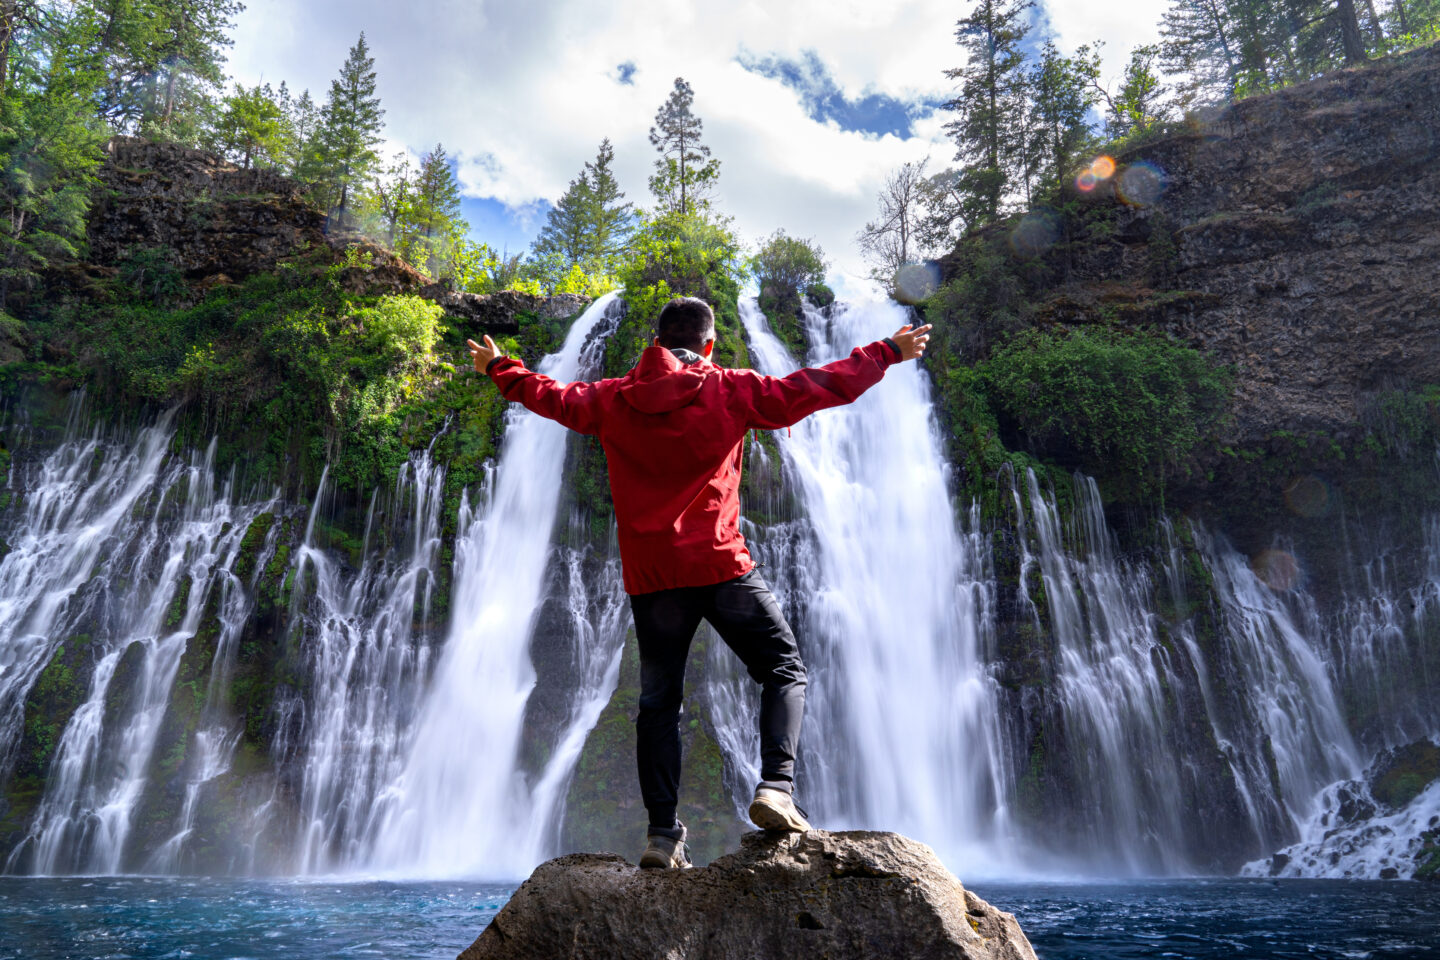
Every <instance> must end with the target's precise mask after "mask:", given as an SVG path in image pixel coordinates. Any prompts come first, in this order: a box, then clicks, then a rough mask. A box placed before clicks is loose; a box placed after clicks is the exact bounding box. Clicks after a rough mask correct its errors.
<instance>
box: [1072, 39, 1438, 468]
mask: <svg viewBox="0 0 1440 960" xmlns="http://www.w3.org/2000/svg"><path fill="white" fill-rule="evenodd" d="M1116 159H1117V161H1118V164H1119V166H1118V172H1117V174H1116V176H1115V177H1113V178H1112V179H1111V180H1110V181H1108V182H1107V183H1106V184H1105V185H1104V186H1102V187H1101V188H1099V189H1097V190H1096V191H1095V192H1094V193H1093V194H1091V195H1090V196H1089V197H1087V198H1085V199H1086V200H1088V201H1089V202H1091V203H1093V204H1096V205H1097V207H1096V210H1095V212H1096V213H1097V214H1101V217H1100V219H1101V220H1103V221H1104V224H1103V226H1104V229H1103V230H1099V229H1097V230H1092V231H1091V232H1090V234H1089V235H1088V236H1087V237H1086V238H1085V240H1084V242H1082V243H1079V244H1072V245H1071V247H1072V249H1071V251H1070V255H1072V256H1074V257H1075V259H1074V261H1073V262H1072V264H1071V265H1070V267H1069V269H1068V271H1067V273H1068V276H1069V281H1068V282H1067V283H1066V284H1064V285H1062V287H1061V289H1059V290H1057V291H1056V299H1055V302H1054V303H1053V304H1052V306H1053V307H1054V308H1055V310H1056V312H1057V313H1058V314H1059V316H1057V319H1067V316H1066V315H1067V314H1071V315H1072V316H1071V317H1070V318H1072V319H1082V320H1083V318H1081V317H1078V316H1073V314H1088V315H1089V320H1091V321H1093V320H1102V321H1103V320H1106V319H1109V320H1114V319H1119V320H1121V321H1122V322H1127V321H1133V322H1136V323H1139V324H1151V323H1154V324H1156V325H1157V326H1159V327H1161V328H1162V329H1166V330H1169V331H1170V332H1172V333H1173V334H1175V335H1177V336H1178V337H1180V338H1182V339H1184V340H1186V341H1188V342H1190V343H1192V344H1193V345H1195V346H1198V347H1202V348H1204V349H1206V350H1208V351H1210V352H1211V353H1212V354H1213V355H1214V356H1215V357H1216V358H1218V359H1219V360H1220V361H1221V362H1224V363H1227V364H1231V365H1233V366H1234V368H1235V370H1236V371H1237V374H1238V376H1237V378H1236V392H1235V396H1234V401H1233V404H1232V411H1233V414H1234V427H1233V432H1232V434H1231V436H1230V438H1228V439H1229V440H1232V441H1234V442H1238V443H1256V442H1259V441H1262V440H1263V439H1264V438H1266V437H1269V436H1271V435H1273V434H1274V433H1276V432H1277V431H1291V432H1301V431H1306V432H1310V431H1314V432H1323V433H1329V434H1332V435H1341V436H1343V435H1350V434H1355V433H1358V432H1359V431H1360V430H1361V428H1362V421H1363V419H1364V417H1365V414H1366V412H1367V409H1368V405H1369V404H1370V402H1371V401H1372V399H1373V398H1374V397H1375V395H1376V394H1377V393H1378V392H1380V391H1384V390H1389V389H1393V388H1395V387H1398V386H1406V385H1409V384H1418V383H1433V382H1435V381H1436V380H1437V379H1440V375H1437V370H1440V45H1431V46H1430V47H1428V48H1423V49H1420V50H1417V51H1415V52H1414V53H1411V54H1408V55H1406V56H1403V57H1397V58H1394V59H1392V60H1389V61H1385V62H1380V63H1376V64H1372V65H1368V66H1366V67H1364V68H1360V69H1352V70H1342V71H1337V72H1336V73H1333V74H1330V75H1328V76H1325V77H1323V78H1321V79H1318V80H1315V81H1313V82H1310V83H1306V84H1300V85H1297V86H1294V87H1289V88H1287V89H1284V90H1281V91H1279V92H1277V93H1275V94H1272V95H1268V96H1262V97H1254V98H1251V99H1247V100H1242V101H1240V102H1238V103H1235V104H1234V105H1232V106H1230V107H1228V108H1226V109H1225V110H1223V111H1221V112H1219V113H1218V114H1216V115H1215V116H1214V117H1213V118H1210V119H1208V120H1204V121H1198V122H1196V123H1195V124H1194V125H1192V127H1191V128H1190V129H1189V130H1188V131H1187V132H1185V133H1182V134H1181V135H1178V136H1174V137H1171V138H1169V139H1166V140H1162V141H1160V142H1157V143H1152V144H1147V145H1144V146H1141V147H1138V148H1136V149H1134V150H1131V151H1129V152H1127V153H1125V154H1122V155H1120V156H1118V157H1117V158H1116ZM1127 186H1128V187H1129V189H1128V191H1127ZM1112 214H1113V219H1109V217H1110V216H1111V215H1112ZM1067 308H1072V309H1067ZM1073 308H1078V309H1073Z"/></svg>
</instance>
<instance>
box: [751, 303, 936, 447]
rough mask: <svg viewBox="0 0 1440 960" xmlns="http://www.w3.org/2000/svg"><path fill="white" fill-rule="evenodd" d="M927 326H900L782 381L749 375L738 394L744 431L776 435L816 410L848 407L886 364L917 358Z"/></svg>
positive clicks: (877, 379) (926, 338)
mask: <svg viewBox="0 0 1440 960" xmlns="http://www.w3.org/2000/svg"><path fill="white" fill-rule="evenodd" d="M929 340H930V325H929V324H925V325H924V326H921V327H917V328H914V329H912V328H911V326H910V324H908V323H907V324H905V326H903V327H901V328H900V329H899V330H897V331H895V333H894V334H893V335H891V336H889V337H886V338H885V339H884V340H877V341H875V342H874V343H872V344H870V345H868V346H864V347H856V348H855V349H854V350H853V351H852V352H851V353H850V356H848V357H846V358H845V359H843V360H836V361H835V362H834V363H827V364H826V365H825V366H823V367H807V368H805V369H803V370H796V371H795V372H794V373H792V374H790V375H789V376H788V377H766V376H762V375H760V374H758V373H751V374H749V377H748V378H747V380H746V387H747V389H748V392H747V393H746V394H745V395H744V396H745V400H746V401H747V402H748V403H749V405H750V418H749V424H748V425H749V426H751V427H759V428H760V429H762V430H777V429H779V428H780V427H788V426H790V425H791V424H793V423H796V422H798V421H800V420H803V419H804V418H805V417H808V416H809V415H810V414H812V413H814V412H815V411H816V410H824V409H825V408H826V407H838V406H840V405H841V404H846V403H851V402H853V401H854V400H855V399H856V398H858V397H859V396H860V394H862V393H864V392H865V391H866V390H868V389H870V388H871V387H873V386H874V385H875V384H877V383H879V382H880V378H881V377H883V376H884V375H885V370H886V368H887V367H889V366H890V365H891V364H895V363H902V362H904V361H906V360H914V359H915V358H917V357H920V356H923V355H924V353H925V346H926V344H927V343H928V342H929Z"/></svg>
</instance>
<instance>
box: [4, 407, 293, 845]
mask: <svg viewBox="0 0 1440 960" xmlns="http://www.w3.org/2000/svg"><path fill="white" fill-rule="evenodd" d="M81 402H82V399H81V398H80V397H78V396H77V398H76V400H75V401H74V404H75V406H74V407H73V408H72V416H71V424H72V425H71V428H70V430H69V431H68V434H67V437H66V438H65V439H64V440H63V441H62V442H61V444H60V445H59V446H58V447H56V449H55V450H54V451H52V452H51V453H50V455H49V456H47V457H46V458H45V459H44V461H43V462H42V463H41V464H40V466H39V468H38V471H36V475H35V476H32V477H27V478H26V479H25V482H24V488H23V489H22V491H21V496H22V501H21V510H22V513H21V516H20V518H19V521H18V524H17V526H16V528H15V530H14V532H13V533H12V534H11V537H10V543H11V545H12V550H11V552H10V553H9V554H8V555H7V556H6V557H5V558H4V560H3V561H0V718H3V721H0V747H3V752H4V753H5V754H7V755H8V754H11V753H13V751H14V749H15V747H16V745H17V744H18V743H19V741H20V738H21V736H22V733H23V729H22V726H21V720H22V714H23V708H24V701H25V698H26V697H27V696H28V695H29V693H30V691H31V689H32V688H33V687H34V686H35V683H36V681H37V680H38V679H39V677H40V675H41V672H42V671H43V670H45V669H46V666H47V664H49V663H50V662H51V661H52V659H55V658H59V657H61V656H64V655H66V652H65V648H66V646H67V645H68V646H69V647H70V648H71V650H70V655H71V656H73V657H75V659H76V662H77V664H79V663H83V662H84V661H85V660H89V661H90V663H91V664H93V666H92V667H91V669H90V670H89V674H88V686H87V689H86V692H85V694H84V695H83V698H82V697H79V696H76V700H77V701H78V702H77V704H76V706H75V708H74V710H73V712H72V713H70V715H69V716H68V718H67V719H66V722H65V724H64V727H63V731H62V732H61V733H60V735H59V737H58V739H57V741H56V742H55V744H54V748H53V756H52V757H51V759H50V763H49V771H48V776H47V778H46V781H45V790H44V794H43V797H42V798H41V800H40V802H39V805H38V807H37V809H36V812H35V814H34V817H33V819H32V821H31V825H30V828H29V832H28V834H27V835H26V836H25V838H24V839H23V840H21V842H19V843H18V844H17V845H16V846H15V848H14V849H13V850H12V851H11V853H10V856H9V858H8V860H7V862H6V869H7V870H21V869H27V868H28V869H29V870H31V871H33V872H36V873H63V872H84V873H116V872H119V871H120V870H121V869H123V868H124V865H125V863H126V859H125V858H126V856H127V853H128V852H129V851H128V850H127V840H128V839H129V836H130V832H131V829H132V826H133V823H132V820H133V817H134V813H135V810H136V806H137V804H138V802H139V801H140V799H141V796H142V794H143V792H144V790H145V787H146V784H147V782H148V780H149V777H150V774H151V762H152V755H153V753H154V748H155V743H156V738H157V735H158V733H159V730H160V724H161V720H162V718H163V717H164V715H165V711H166V708H167V704H168V703H169V699H170V693H171V686H172V683H173V681H174V678H175V673H176V670H177V668H178V666H179V664H180V660H181V657H182V655H183V654H184V652H185V649H186V644H187V641H188V640H189V639H190V638H191V637H193V636H194V635H195V633H196V630H197V628H198V627H199V625H200V620H201V616H202V613H203V611H204V609H205V605H206V600H207V598H208V595H209V593H210V591H211V590H213V589H215V585H216V582H217V581H218V580H219V579H220V578H221V577H223V576H224V575H225V574H224V571H226V570H227V569H228V567H229V566H230V565H231V564H232V563H233V562H234V559H235V557H236V555H237V553H238V550H239V546H240V540H241V538H242V537H243V534H244V532H245V529H246V528H247V526H248V524H249V522H250V521H251V520H252V519H253V518H254V517H255V516H256V515H258V513H259V512H260V511H261V509H263V507H264V506H265V504H251V505H247V506H235V505H234V504H233V503H232V490H231V489H230V485H229V484H227V485H226V486H225V487H224V488H223V489H222V490H220V491H218V492H217V491H216V489H215V477H214V456H215V444H214V443H213V442H212V443H211V444H210V447H209V449H208V450H207V451H206V452H205V454H204V455H203V457H192V459H191V460H190V462H189V463H188V464H187V463H183V462H180V461H179V460H178V459H176V458H172V457H169V456H167V448H168V445H169V440H170V435H171V417H170V414H166V415H164V416H162V417H161V418H160V419H159V421H158V422H157V423H156V424H154V425H153V426H151V427H149V428H146V429H144V430H142V431H140V433H139V435H138V437H137V438H136V439H135V441H134V442H133V443H129V444H125V443H120V442H116V441H109V440H102V439H101V438H100V436H99V434H98V433H97V434H93V435H92V436H90V437H89V438H88V439H80V438H79V436H78V431H77V430H76V428H75V424H77V423H78V421H79V414H78V409H79V405H80V403H81ZM76 672H77V673H83V670H77V671H76ZM71 682H72V683H80V682H81V681H80V680H79V679H75V680H73V681H71ZM77 693H78V691H77Z"/></svg>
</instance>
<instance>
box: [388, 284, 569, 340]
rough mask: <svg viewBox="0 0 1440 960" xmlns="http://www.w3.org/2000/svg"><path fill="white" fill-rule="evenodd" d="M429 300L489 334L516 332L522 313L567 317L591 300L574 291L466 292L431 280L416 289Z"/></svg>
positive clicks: (544, 316)
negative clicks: (553, 293) (550, 294)
mask: <svg viewBox="0 0 1440 960" xmlns="http://www.w3.org/2000/svg"><path fill="white" fill-rule="evenodd" d="M415 292H416V293H417V294H418V295H419V296H422V297H424V298H425V299H426V300H433V301H434V302H435V303H438V304H439V305H440V306H441V307H442V308H443V309H444V310H445V313H446V315H447V316H450V317H454V318H455V319H457V320H460V321H463V322H465V323H467V324H473V325H475V326H476V327H478V328H479V329H481V330H484V331H486V332H487V333H515V332H517V331H518V330H519V329H520V324H519V322H518V320H517V318H518V317H520V316H527V315H528V316H532V317H539V318H540V319H542V320H564V319H565V318H567V317H574V316H577V315H578V314H580V312H581V311H583V310H584V309H585V307H586V306H588V305H589V303H590V298H589V297H582V296H579V295H577V294H573V293H562V294H557V295H556V296H553V297H539V296H536V295H534V294H531V293H519V292H517V291H515V290H503V291H501V292H499V293H489V294H480V293H464V292H463V291H457V290H454V289H452V288H451V287H449V286H447V285H446V284H444V283H429V284H426V285H425V286H423V287H421V288H420V289H418V290H416V291H415Z"/></svg>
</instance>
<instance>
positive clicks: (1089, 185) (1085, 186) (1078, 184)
mask: <svg viewBox="0 0 1440 960" xmlns="http://www.w3.org/2000/svg"><path fill="white" fill-rule="evenodd" d="M1099 182H1100V181H1099V180H1097V179H1096V178H1095V174H1093V173H1091V172H1090V171H1089V170H1086V171H1085V172H1084V173H1082V174H1080V176H1078V177H1076V178H1075V189H1076V190H1079V191H1080V192H1081V193H1089V192H1090V191H1091V190H1094V189H1095V184H1097V183H1099Z"/></svg>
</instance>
